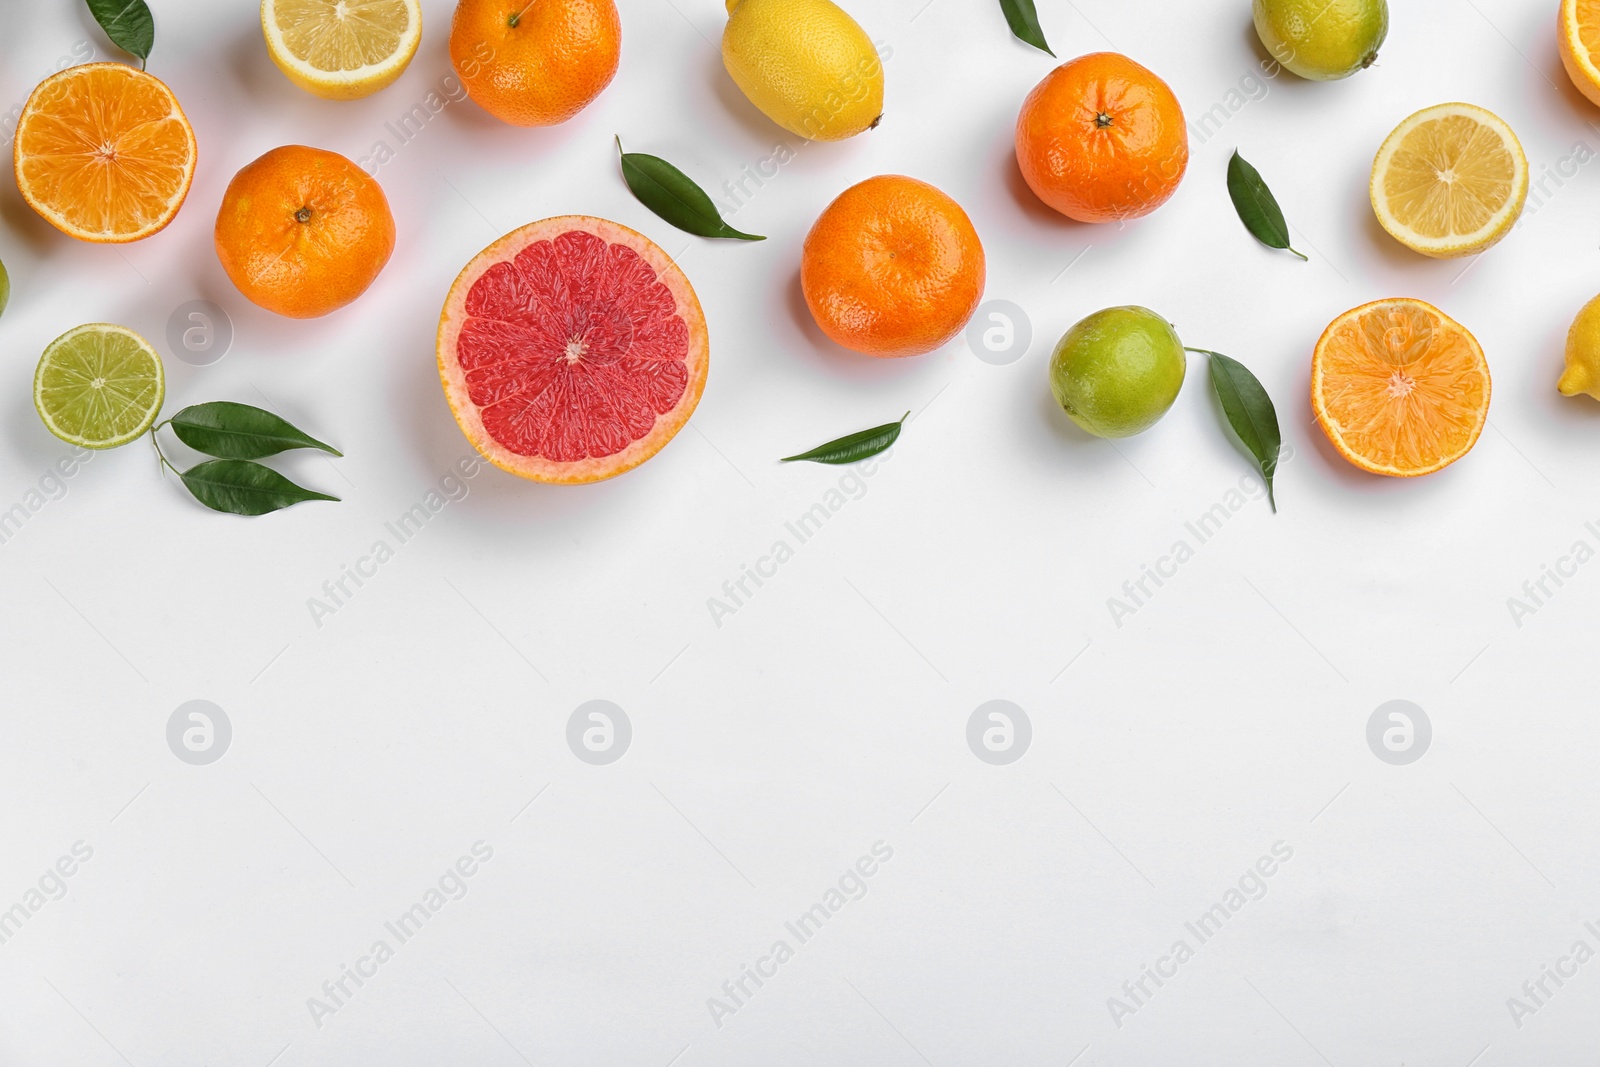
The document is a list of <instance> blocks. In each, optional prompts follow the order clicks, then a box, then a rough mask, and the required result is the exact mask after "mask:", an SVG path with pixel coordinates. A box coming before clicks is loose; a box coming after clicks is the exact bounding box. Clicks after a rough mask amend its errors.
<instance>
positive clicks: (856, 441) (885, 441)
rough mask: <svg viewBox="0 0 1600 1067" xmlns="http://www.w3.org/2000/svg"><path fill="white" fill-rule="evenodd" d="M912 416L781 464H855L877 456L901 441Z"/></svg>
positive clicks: (906, 415) (829, 443) (838, 441)
mask: <svg viewBox="0 0 1600 1067" xmlns="http://www.w3.org/2000/svg"><path fill="white" fill-rule="evenodd" d="M910 415H911V412H909V411H908V412H906V413H905V414H904V415H902V416H900V421H898V422H886V423H884V424H883V425H882V426H874V427H873V428H872V429H870V430H861V431H859V432H857V433H852V434H846V435H845V436H843V437H840V438H838V439H837V440H833V441H829V442H828V443H827V444H825V445H818V446H817V447H816V448H813V449H812V450H811V451H809V452H802V453H800V454H799V455H798V456H784V457H783V459H782V460H781V461H780V462H783V463H794V462H797V461H799V460H805V461H807V462H809V463H833V464H842V463H855V462H858V461H860V460H863V459H866V458H867V457H869V456H876V455H877V454H878V453H879V452H883V451H886V450H887V449H888V448H889V446H891V445H893V444H894V443H895V442H896V441H898V440H899V439H900V429H901V427H903V426H904V425H905V423H906V419H907V418H908V417H910Z"/></svg>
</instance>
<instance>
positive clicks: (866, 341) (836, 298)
mask: <svg viewBox="0 0 1600 1067" xmlns="http://www.w3.org/2000/svg"><path fill="white" fill-rule="evenodd" d="M984 277H985V265H984V256H983V243H982V242H981V241H979V240H978V231H977V230H976V229H974V228H973V225H972V220H971V219H969V218H967V213H966V212H965V211H963V210H961V205H960V204H958V203H956V202H955V201H954V200H952V199H950V197H948V196H946V195H945V194H944V193H943V192H941V191H940V190H938V189H936V188H934V187H933V186H932V185H929V184H928V183H927V182H924V181H918V180H917V179H916V178H907V177H905V176H904V175H899V174H886V175H880V176H879V177H876V178H868V179H867V180H866V181H864V182H862V183H860V184H859V185H854V186H851V187H850V188H849V189H846V190H845V191H844V192H843V193H841V194H840V195H839V197H838V199H836V200H835V201H834V202H833V203H831V204H829V205H828V207H827V208H826V210H824V211H823V213H822V216H821V217H820V218H819V219H817V221H816V224H815V225H814V226H812V227H811V232H810V233H809V234H807V235H806V241H805V248H804V250H803V252H802V254H801V262H800V287H801V289H802V290H803V291H804V293H805V298H806V305H807V306H808V307H809V308H810V309H811V315H812V317H813V318H815V319H816V320H817V325H818V326H820V327H821V328H822V332H823V333H825V334H827V335H828V337H829V339H831V340H833V341H834V342H836V343H838V344H840V345H843V346H844V347H845V348H849V349H852V350H853V351H856V352H861V353H864V354H866V355H869V356H918V355H921V354H923V353H924V352H932V351H933V350H934V349H936V348H939V347H940V346H942V345H944V344H946V343H947V342H949V341H950V340H951V339H952V338H954V337H955V336H956V335H957V334H959V333H960V332H961V331H962V330H963V329H964V328H965V327H966V325H967V321H968V320H969V319H971V318H972V313H973V312H974V311H976V310H977V307H978V302H979V301H980V300H982V299H983V283H984Z"/></svg>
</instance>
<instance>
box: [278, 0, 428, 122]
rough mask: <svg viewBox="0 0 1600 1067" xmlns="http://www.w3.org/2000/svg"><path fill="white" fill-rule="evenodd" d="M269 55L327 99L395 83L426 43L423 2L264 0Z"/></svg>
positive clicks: (291, 76)
mask: <svg viewBox="0 0 1600 1067" xmlns="http://www.w3.org/2000/svg"><path fill="white" fill-rule="evenodd" d="M261 29H262V32H263V33H264V34H265V35H266V39H267V52H268V53H269V54H270V55H271V56H272V61H273V62H274V63H276V64H277V65H278V69H280V70H282V71H283V73H284V74H285V75H287V76H288V78H289V80H290V81H292V82H294V83H295V84H296V85H298V86H300V88H302V89H304V90H305V91H306V92H308V93H314V94H315V95H317V96H320V97H323V98H324V99H327V100H357V99H360V98H361V97H363V96H370V95H371V94H373V93H375V92H377V91H378V90H379V89H382V88H384V87H385V86H388V85H390V84H391V83H393V82H394V80H395V79H396V78H398V77H400V75H401V74H402V73H403V72H404V71H405V69H406V66H407V65H408V64H410V62H411V57H412V56H414V55H416V53H417V45H418V44H419V43H420V42H421V41H422V4H421V2H420V0H261Z"/></svg>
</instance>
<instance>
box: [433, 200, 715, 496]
mask: <svg viewBox="0 0 1600 1067" xmlns="http://www.w3.org/2000/svg"><path fill="white" fill-rule="evenodd" d="M709 356H710V343H709V339H708V337H707V335H706V320H705V315H704V313H703V312H702V311H701V309H700V301H699V299H698V298H696V296H695V294H694V287H693V286H691V285H690V284H689V279H688V278H686V277H684V275H683V271H681V270H679V269H678V265H677V264H676V263H674V262H672V259H671V257H669V256H668V255H667V254H666V253H665V252H663V251H662V250H661V248H660V247H659V246H658V245H656V244H655V242H653V241H651V240H650V239H649V238H648V237H645V236H644V235H643V234H641V233H637V232H635V231H633V230H630V229H628V227H626V226H619V225H617V224H616V223H614V222H608V221H606V220H605V219H597V218H591V217H589V216H587V215H564V216H561V217H559V218H553V219H545V220H544V221H542V222H535V223H530V224H529V225H527V226H524V227H522V228H521V229H520V230H516V231H514V232H512V233H510V234H507V235H506V236H505V237H502V238H501V239H500V240H498V241H496V242H495V243H494V244H492V245H490V246H489V247H488V248H486V249H484V250H483V251H482V252H481V253H479V254H478V256H477V258H476V259H474V260H473V261H472V262H471V263H469V264H467V268H466V269H465V270H463V271H462V272H461V274H460V276H459V277H458V278H456V281H455V284H454V285H452V286H451V287H450V296H449V299H448V300H446V301H445V305H444V314H443V315H441V316H440V319H439V376H440V378H441V379H442V380H443V382H444V393H445V399H446V400H448V401H449V402H450V410H451V411H452V412H454V413H455V417H456V422H457V423H459V424H460V426H461V432H462V433H464V434H466V436H467V440H469V441H471V442H472V445H473V447H474V448H476V449H477V450H478V451H479V452H480V453H482V455H483V457H484V458H485V459H487V460H488V461H489V462H491V463H493V464H494V465H495V466H497V467H499V468H501V469H502V470H506V471H510V472H511V473H512V474H517V475H521V476H522V477H524V478H531V479H533V480H534V481H539V482H554V483H558V484H563V485H575V484H580V483H584V482H598V481H600V480H602V479H605V478H611V477H614V476H616V475H618V474H621V473H623V472H624V471H628V470H632V469H633V468H634V467H637V466H638V465H639V464H641V463H643V462H644V461H645V460H647V459H649V458H650V457H651V456H653V455H655V454H656V453H657V452H659V451H661V449H662V447H663V446H665V445H666V443H667V442H668V441H670V440H672V438H673V436H674V435H675V434H677V432H678V431H679V430H681V429H682V428H683V424H684V423H686V422H688V421H689V415H690V414H691V413H692V412H693V411H694V408H695V405H696V404H698V403H699V402H700V394H701V392H702V391H703V390H704V389H705V384H706V365H707V362H708V360H709Z"/></svg>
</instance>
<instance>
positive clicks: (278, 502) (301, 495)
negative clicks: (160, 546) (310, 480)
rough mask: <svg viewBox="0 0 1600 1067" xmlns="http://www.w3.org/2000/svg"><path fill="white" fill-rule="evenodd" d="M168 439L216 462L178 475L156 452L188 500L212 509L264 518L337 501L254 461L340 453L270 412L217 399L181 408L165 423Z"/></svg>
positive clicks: (200, 465)
mask: <svg viewBox="0 0 1600 1067" xmlns="http://www.w3.org/2000/svg"><path fill="white" fill-rule="evenodd" d="M163 426H170V427H171V428H172V432H173V435H174V436H176V437H177V438H178V440H180V441H182V442H183V443H184V444H186V445H188V446H189V447H190V448H192V449H194V450H195V451H196V452H200V453H203V454H205V455H208V456H216V457H217V458H216V459H209V460H206V461H205V462H204V463H200V464H197V465H196V466H193V467H190V468H189V469H188V470H186V471H180V470H178V469H177V468H176V467H173V466H172V464H170V463H168V462H167V458H166V456H165V455H162V454H161V444H160V442H159V441H157V443H156V454H157V455H159V456H161V462H162V464H164V465H165V466H167V467H168V468H170V469H171V470H172V471H173V473H175V474H177V476H178V477H179V478H181V479H183V484H184V486H185V488H187V489H188V490H189V492H190V493H191V494H193V495H194V498H195V499H196V500H198V501H200V503H202V504H204V505H205V506H206V507H208V508H210V509H211V510H212V511H223V512H227V513H229V514H232V515H266V514H268V513H269V512H273V511H281V510H282V509H284V508H287V507H290V506H292V505H295V504H301V503H304V502H305V501H308V500H338V499H339V498H338V497H336V496H328V495H327V494H326V493H318V492H315V491H313V490H310V489H306V488H304V487H302V486H298V485H296V484H295V483H294V482H291V481H290V480H289V479H287V478H285V477H284V476H283V475H281V474H279V473H278V472H277V471H275V470H273V469H272V468H271V467H267V466H263V465H262V464H260V463H257V462H255V461H256V460H258V459H265V458H266V457H268V456H275V455H277V454H278V453H280V452H287V451H289V450H290V449H295V448H316V449H320V450H322V451H323V452H327V453H328V454H329V455H334V456H342V455H343V453H342V452H340V451H339V450H338V449H336V448H334V447H333V446H332V445H328V444H324V443H323V442H321V441H318V440H317V439H316V438H314V437H312V436H310V435H309V434H307V433H305V432H303V431H301V430H299V429H297V428H296V427H294V426H293V425H291V424H290V423H288V422H286V421H285V420H283V419H281V418H279V417H278V416H276V415H274V414H273V413H272V412H270V411H263V410H261V409H260V408H255V407H251V406H250V405H248V404H234V403H230V402H228V401H218V402H216V403H212V404H195V405H193V406H191V407H186V408H184V409H183V410H182V411H180V412H178V413H177V414H176V415H174V416H172V418H170V419H168V420H167V421H166V422H163V423H161V424H160V425H158V426H156V427H155V430H152V431H151V436H152V438H154V436H155V432H156V431H159V430H160V429H161V427H163Z"/></svg>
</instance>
